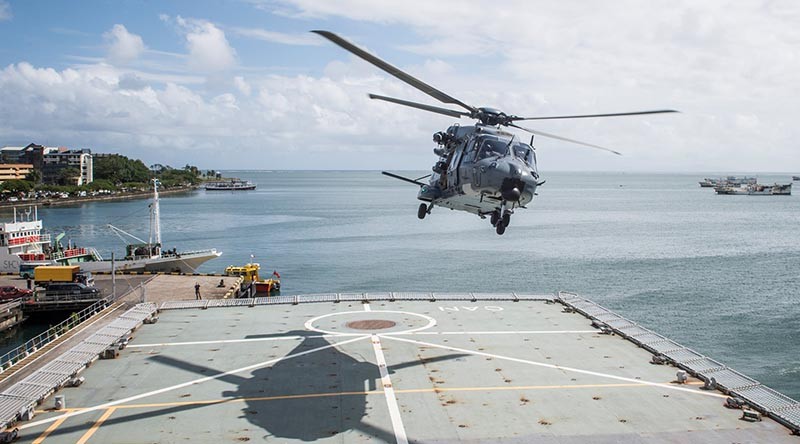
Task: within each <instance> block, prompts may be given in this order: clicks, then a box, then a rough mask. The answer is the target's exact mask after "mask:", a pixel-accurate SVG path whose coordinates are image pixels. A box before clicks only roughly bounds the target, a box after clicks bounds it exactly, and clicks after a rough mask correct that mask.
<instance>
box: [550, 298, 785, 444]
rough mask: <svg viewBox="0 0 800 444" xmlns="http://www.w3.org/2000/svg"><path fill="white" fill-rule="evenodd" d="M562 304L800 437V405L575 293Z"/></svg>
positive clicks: (563, 299) (559, 299) (564, 299)
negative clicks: (738, 399)
mask: <svg viewBox="0 0 800 444" xmlns="http://www.w3.org/2000/svg"><path fill="white" fill-rule="evenodd" d="M558 301H560V302H561V303H562V304H564V305H566V306H567V307H570V308H572V309H573V310H575V311H577V312H578V313H581V314H582V315H584V316H586V317H587V318H589V319H592V320H594V321H595V322H594V323H595V324H597V323H599V324H601V325H605V326H607V327H608V328H610V329H611V330H613V331H614V332H615V333H616V334H619V335H620V336H622V337H624V338H626V339H628V340H629V341H631V342H633V343H635V344H637V345H639V346H641V347H642V348H644V349H646V350H648V351H650V352H651V353H653V354H655V355H659V356H663V357H665V358H667V360H669V361H670V362H671V363H672V364H674V365H675V366H677V367H679V368H682V369H684V370H686V371H688V372H689V373H691V374H692V375H693V376H696V377H698V378H700V379H702V380H704V381H714V382H716V385H717V387H718V388H720V389H721V391H722V392H723V393H726V394H729V395H731V396H738V397H740V398H742V399H744V400H745V401H746V402H747V404H749V405H750V406H752V407H753V408H755V409H756V410H758V411H760V412H761V413H763V414H765V415H768V416H769V417H771V418H773V419H774V420H776V421H778V422H779V423H781V424H783V425H784V426H786V427H788V428H789V429H791V430H792V432H793V433H800V402H798V401H796V400H794V399H792V398H790V397H788V396H786V395H784V394H782V393H779V392H777V391H775V390H773V389H771V388H769V387H767V386H765V385H762V384H761V383H760V382H758V381H756V380H755V379H753V378H750V377H749V376H746V375H743V374H741V373H739V372H737V371H736V370H733V369H732V368H729V367H727V366H726V365H724V364H722V363H720V362H718V361H715V360H713V359H711V358H709V357H707V356H704V355H702V354H700V353H698V352H696V351H694V350H692V349H690V348H688V347H684V346H682V345H680V344H678V343H677V342H674V341H672V340H670V339H667V338H665V337H664V336H661V335H659V334H658V333H654V332H652V331H650V330H648V329H647V328H645V327H643V326H641V325H639V324H637V323H635V322H633V321H630V320H628V319H625V318H624V317H622V316H620V315H619V314H617V313H614V312H613V311H611V310H609V309H607V308H605V307H603V306H601V305H600V304H597V303H595V302H592V301H590V300H588V299H585V298H582V297H580V296H578V295H577V294H575V293H567V292H560V293H559V294H558Z"/></svg>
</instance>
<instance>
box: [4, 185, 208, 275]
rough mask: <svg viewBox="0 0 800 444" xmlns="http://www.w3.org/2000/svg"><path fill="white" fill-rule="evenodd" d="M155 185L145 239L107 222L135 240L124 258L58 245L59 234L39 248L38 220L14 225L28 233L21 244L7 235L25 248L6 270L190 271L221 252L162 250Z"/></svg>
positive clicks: (41, 237)
mask: <svg viewBox="0 0 800 444" xmlns="http://www.w3.org/2000/svg"><path fill="white" fill-rule="evenodd" d="M158 185H159V182H158V180H157V179H154V180H153V203H152V204H151V205H150V233H151V235H150V238H149V239H148V240H147V241H145V240H142V239H140V238H138V237H136V236H135V235H133V234H130V233H128V232H126V231H124V230H122V229H120V228H117V227H115V226H113V225H111V224H109V225H108V227H109V228H110V229H111V230H113V231H114V232H115V233H117V234H118V235H119V236H120V237H121V238H122V239H126V238H125V237H127V238H129V239H133V240H134V241H135V242H133V243H128V244H127V246H126V247H125V257H123V258H122V259H117V260H113V261H112V260H107V259H103V258H102V257H101V256H100V254H99V253H98V252H97V251H96V250H95V249H94V248H78V247H75V246H72V245H70V246H68V248H61V247H60V243H59V241H60V240H61V238H62V237H63V236H64V235H63V234H61V235H59V237H57V238H56V242H55V244H54V245H53V246H50V247H49V248H48V247H44V248H43V247H42V245H49V242H50V237H49V235H43V234H39V232H40V231H41V226H42V223H41V221H39V220H34V221H32V222H27V223H24V224H23V223H20V224H21V225H19V226H15V227H14V228H15V230H16V232H22V233H28V234H26V236H27V237H25V240H26V241H25V242H24V243H23V242H22V241H17V240H14V239H18V238H22V235H21V234H17V235H15V236H14V237H13V238H11V242H12V243H13V244H14V245H13V247H14V248H15V249H19V248H20V247H19V246H18V245H16V244H17V243H19V244H20V245H24V246H25V247H26V248H27V251H24V252H22V253H18V254H17V257H18V258H19V262H18V263H17V266H16V269H15V268H14V267H13V266H9V268H10V270H9V271H11V272H16V271H17V270H19V271H20V274H21V275H22V274H23V273H25V274H28V270H30V272H29V275H30V276H32V275H33V269H34V268H35V267H36V266H39V265H80V267H81V269H82V270H84V271H90V272H94V273H97V272H110V271H111V270H112V267H113V269H115V270H119V271H150V272H179V273H192V272H194V271H195V270H196V269H197V267H199V266H200V265H202V264H203V263H205V262H207V261H209V260H211V259H215V258H217V257H219V256H221V255H222V253H221V252H218V251H217V250H215V249H207V250H197V251H181V252H179V251H177V249H172V250H166V251H164V250H163V249H162V243H161V223H160V204H159V197H158ZM34 214H35V210H34ZM15 217H16V215H15ZM34 219H35V216H34ZM36 227H38V231H36V230H35V229H34V228H36ZM3 228H5V227H3ZM30 233H33V234H30ZM6 239H7V238H6ZM0 242H2V240H0ZM36 245H38V247H36ZM23 277H26V276H23Z"/></svg>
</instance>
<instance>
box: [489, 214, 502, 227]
mask: <svg viewBox="0 0 800 444" xmlns="http://www.w3.org/2000/svg"><path fill="white" fill-rule="evenodd" d="M498 220H500V213H498V212H497V211H493V212H492V215H491V216H490V217H489V222H491V224H492V226H493V227H496V226H497V221H498Z"/></svg>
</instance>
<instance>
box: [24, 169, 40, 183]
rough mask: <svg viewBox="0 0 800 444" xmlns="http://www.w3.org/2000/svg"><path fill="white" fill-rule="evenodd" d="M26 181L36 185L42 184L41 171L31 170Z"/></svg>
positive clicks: (26, 176)
mask: <svg viewBox="0 0 800 444" xmlns="http://www.w3.org/2000/svg"><path fill="white" fill-rule="evenodd" d="M25 180H27V181H28V182H31V183H33V184H34V185H36V184H38V183H41V182H42V172H41V171H39V170H30V172H29V173H28V174H26V175H25Z"/></svg>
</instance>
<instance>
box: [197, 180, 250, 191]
mask: <svg viewBox="0 0 800 444" xmlns="http://www.w3.org/2000/svg"><path fill="white" fill-rule="evenodd" d="M205 189H206V191H245V190H255V189H256V185H255V184H254V183H252V182H250V181H249V180H241V179H230V180H221V181H217V182H207V183H206V185H205Z"/></svg>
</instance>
